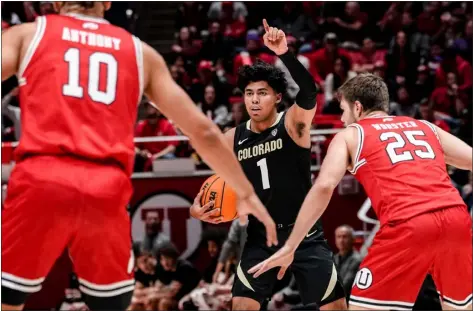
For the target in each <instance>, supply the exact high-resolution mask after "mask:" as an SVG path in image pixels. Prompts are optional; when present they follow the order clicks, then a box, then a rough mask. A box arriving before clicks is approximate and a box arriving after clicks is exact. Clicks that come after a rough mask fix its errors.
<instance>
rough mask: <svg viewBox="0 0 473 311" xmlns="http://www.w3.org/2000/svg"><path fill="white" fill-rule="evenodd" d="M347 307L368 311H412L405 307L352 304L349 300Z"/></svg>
mask: <svg viewBox="0 0 473 311" xmlns="http://www.w3.org/2000/svg"><path fill="white" fill-rule="evenodd" d="M349 306H357V307H362V308H368V309H373V310H374V309H377V310H412V308H409V307H405V308H401V307H398V308H396V307H392V306H385V307H383V306H379V305H372V304H366V303H361V302H354V301H352V300H351V299H350V303H349Z"/></svg>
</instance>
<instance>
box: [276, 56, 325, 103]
mask: <svg viewBox="0 0 473 311" xmlns="http://www.w3.org/2000/svg"><path fill="white" fill-rule="evenodd" d="M279 58H280V59H281V61H282V62H283V63H284V65H285V66H286V67H287V69H288V70H289V73H290V74H291V76H292V78H293V79H294V81H295V82H296V84H297V85H298V86H299V89H300V90H299V93H297V97H296V103H297V105H298V106H300V107H302V108H304V109H308V110H309V109H312V108H314V106H315V99H316V97H317V86H316V85H315V81H314V78H313V77H312V75H311V74H310V72H309V71H308V70H307V69H306V68H305V67H304V65H302V63H301V62H300V61H299V60H298V59H297V58H296V56H295V55H294V54H293V53H291V52H290V51H288V52H286V53H284V54H282V55H279Z"/></svg>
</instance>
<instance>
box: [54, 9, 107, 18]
mask: <svg viewBox="0 0 473 311" xmlns="http://www.w3.org/2000/svg"><path fill="white" fill-rule="evenodd" d="M60 14H62V15H67V14H77V15H83V16H87V17H94V18H103V12H101V11H99V10H93V9H89V10H87V9H83V8H67V9H66V8H63V9H61V12H60Z"/></svg>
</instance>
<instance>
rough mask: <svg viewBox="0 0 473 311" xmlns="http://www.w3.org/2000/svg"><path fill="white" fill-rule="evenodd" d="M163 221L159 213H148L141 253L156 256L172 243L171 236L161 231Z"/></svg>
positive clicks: (141, 242)
mask: <svg viewBox="0 0 473 311" xmlns="http://www.w3.org/2000/svg"><path fill="white" fill-rule="evenodd" d="M160 227H161V219H160V217H159V213H158V212H157V211H148V212H147V213H146V216H145V236H144V238H143V241H140V251H141V252H149V253H151V254H154V255H156V254H157V252H158V251H159V250H160V248H161V247H163V246H164V245H166V243H168V242H169V241H170V239H169V236H168V235H166V234H165V233H163V232H161V231H160Z"/></svg>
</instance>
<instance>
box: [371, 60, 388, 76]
mask: <svg viewBox="0 0 473 311" xmlns="http://www.w3.org/2000/svg"><path fill="white" fill-rule="evenodd" d="M373 74H374V75H377V76H378V77H381V78H383V79H385V77H386V64H385V63H384V60H381V61H377V62H376V63H374V68H373Z"/></svg>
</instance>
